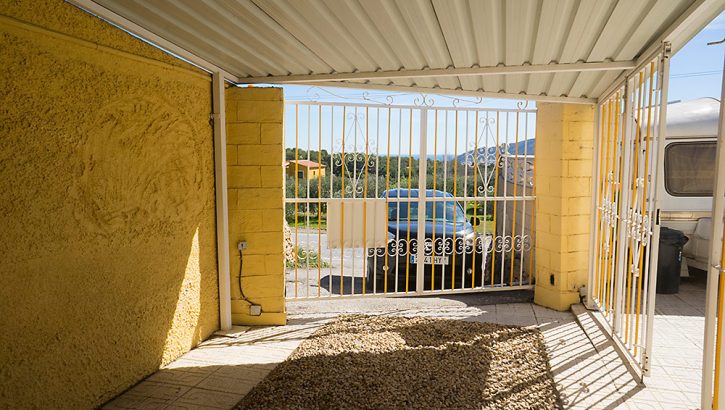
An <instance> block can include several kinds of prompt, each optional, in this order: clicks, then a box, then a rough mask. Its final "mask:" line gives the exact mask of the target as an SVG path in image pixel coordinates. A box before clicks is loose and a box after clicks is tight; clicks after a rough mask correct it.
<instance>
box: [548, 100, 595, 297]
mask: <svg viewBox="0 0 725 410" xmlns="http://www.w3.org/2000/svg"><path fill="white" fill-rule="evenodd" d="M536 140H537V143H536V195H537V197H536V270H535V271H536V287H535V290H534V301H535V302H536V303H538V304H540V305H544V306H547V307H550V308H553V309H558V310H567V309H569V307H570V306H571V304H572V303H578V302H579V288H580V287H582V286H585V285H586V281H587V269H588V257H589V252H588V248H589V230H590V223H591V219H590V215H591V189H592V188H591V187H592V158H593V152H594V106H593V105H584V104H555V103H539V104H537V114H536ZM552 275H553V277H554V284H553V285H552V284H551V276H552Z"/></svg>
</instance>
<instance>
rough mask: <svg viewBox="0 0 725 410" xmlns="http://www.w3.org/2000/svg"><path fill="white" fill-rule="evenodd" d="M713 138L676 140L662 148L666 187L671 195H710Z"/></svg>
mask: <svg viewBox="0 0 725 410" xmlns="http://www.w3.org/2000/svg"><path fill="white" fill-rule="evenodd" d="M715 153H716V142H714V141H712V142H710V141H696V142H676V143H673V144H669V145H667V147H666V148H665V169H664V171H665V189H666V190H667V192H668V193H669V194H670V195H672V196H705V197H706V196H712V188H713V183H714V179H715Z"/></svg>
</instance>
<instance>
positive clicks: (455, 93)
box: [298, 81, 597, 104]
mask: <svg viewBox="0 0 725 410" xmlns="http://www.w3.org/2000/svg"><path fill="white" fill-rule="evenodd" d="M298 84H300V85H309V86H315V87H337V88H354V89H362V90H382V91H394V92H401V93H420V94H439V95H446V96H451V97H473V98H500V99H505V100H527V101H538V102H558V103H569V104H596V102H597V99H596V98H578V97H566V96H561V97H555V96H548V95H534V94H514V93H497V92H490V91H467V90H449V89H445V88H426V87H407V86H402V85H382V84H367V83H345V82H334V81H330V82H319V83H315V82H310V83H298Z"/></svg>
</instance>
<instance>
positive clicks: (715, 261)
mask: <svg viewBox="0 0 725 410" xmlns="http://www.w3.org/2000/svg"><path fill="white" fill-rule="evenodd" d="M723 65H724V66H725V62H724V63H723ZM721 95H722V97H721V99H720V101H721V103H720V127H719V135H718V140H717V141H718V143H717V162H716V167H717V168H716V170H717V172H715V185H714V189H713V196H712V235H711V236H710V238H712V239H711V241H710V259H709V264H708V274H707V294H706V299H705V339H704V340H705V343H704V349H703V355H702V360H703V361H702V390H701V392H702V397H701V408H702V409H708V410H709V409H711V408H712V406H713V376H714V373H713V372H714V366H715V332H716V325H717V307H718V306H717V305H718V288H719V284H720V280H722V278H721V276H722V270H721V269H722V266H720V267H718V265H720V262H721V260H722V241H723V240H724V239H725V238H723V237H722V234H723V207H724V206H725V143H723V138H725V104H722V101H723V99H725V81H723V83H722V91H721ZM717 238H720V240H719V241H718V240H717ZM723 336H725V335H722V334H719V335H717V337H718V338H719V339H720V340H725V339H723ZM722 353H723V352H720V354H721V357H722ZM723 370H725V366H722V365H720V380H721V382H720V386H719V387H720V389H719V391H718V396H719V397H720V400H722V398H723V397H725V383H723V382H722V380H725V378H724V377H725V374H723Z"/></svg>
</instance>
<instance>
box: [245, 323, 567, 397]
mask: <svg viewBox="0 0 725 410" xmlns="http://www.w3.org/2000/svg"><path fill="white" fill-rule="evenodd" d="M561 407H562V406H561V401H560V399H559V394H558V393H557V391H556V388H555V385H554V380H553V378H552V376H551V371H550V369H549V362H548V357H547V354H546V348H545V346H544V339H543V336H542V335H541V333H540V332H539V331H538V330H535V329H527V328H521V327H516V326H503V325H497V324H492V323H476V322H465V321H459V320H449V319H438V318H423V317H414V318H406V317H396V316H365V315H349V316H341V317H340V318H338V319H337V320H336V321H334V322H332V323H330V324H327V325H325V326H324V327H322V328H320V329H319V330H318V331H317V332H315V334H313V335H312V336H311V337H310V338H309V339H307V340H305V341H303V342H302V343H301V344H300V346H299V347H298V348H297V350H295V352H294V353H293V354H292V355H291V356H290V357H289V358H288V359H287V360H286V361H285V362H283V363H281V364H280V365H278V366H277V367H276V368H275V369H274V370H272V372H271V373H270V374H269V375H267V377H266V378H265V379H264V380H263V381H262V382H261V383H260V384H258V385H257V386H256V387H255V388H254V389H252V391H250V392H249V394H247V396H246V397H245V398H244V399H243V400H242V401H241V402H240V403H239V404H238V405H237V407H236V408H238V409H330V408H334V409H338V408H350V409H352V408H355V409H382V408H415V409H439V408H458V409H474V408H475V409H481V408H483V409H559V408H561Z"/></svg>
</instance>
